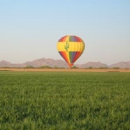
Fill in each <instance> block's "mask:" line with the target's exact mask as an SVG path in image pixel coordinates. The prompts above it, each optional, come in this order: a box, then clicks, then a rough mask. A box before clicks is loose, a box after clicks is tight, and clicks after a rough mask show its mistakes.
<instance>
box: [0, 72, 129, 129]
mask: <svg viewBox="0 0 130 130" xmlns="http://www.w3.org/2000/svg"><path fill="white" fill-rule="evenodd" d="M128 129H130V73H120V72H117V73H116V72H108V73H83V72H82V73H81V72H9V71H5V72H4V71H1V72H0V130H128Z"/></svg>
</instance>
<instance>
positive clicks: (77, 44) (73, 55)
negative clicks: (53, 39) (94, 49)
mask: <svg viewBox="0 0 130 130" xmlns="http://www.w3.org/2000/svg"><path fill="white" fill-rule="evenodd" d="M84 49H85V43H84V41H83V40H82V39H81V38H80V37H78V36H64V37H62V38H61V39H59V41H58V43H57V50H58V52H59V53H60V55H61V56H62V57H63V59H64V60H65V61H66V62H67V63H68V65H69V66H70V67H71V66H73V64H74V62H75V61H76V60H77V59H78V58H79V57H80V56H81V54H82V53H83V51H84Z"/></svg>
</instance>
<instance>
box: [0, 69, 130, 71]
mask: <svg viewBox="0 0 130 130" xmlns="http://www.w3.org/2000/svg"><path fill="white" fill-rule="evenodd" d="M0 71H30V72H44V71H45V72H46V71H48V72H130V69H38V68H33V69H24V68H0Z"/></svg>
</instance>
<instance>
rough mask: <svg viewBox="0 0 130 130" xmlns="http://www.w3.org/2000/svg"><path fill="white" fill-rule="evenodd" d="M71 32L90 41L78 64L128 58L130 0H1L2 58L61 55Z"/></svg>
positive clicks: (18, 59) (21, 59) (15, 60)
mask: <svg viewBox="0 0 130 130" xmlns="http://www.w3.org/2000/svg"><path fill="white" fill-rule="evenodd" d="M69 34H70V35H77V36H79V37H81V38H82V39H83V40H84V42H85V45H86V47H85V51H84V53H83V54H82V56H81V57H80V58H79V59H78V60H77V62H76V63H86V62H90V61H91V62H92V61H93V62H97V61H100V62H103V63H106V64H108V65H109V64H112V63H116V62H119V61H130V0H65V1H62V0H47V1H44V0H37V1H36V0H0V61H1V60H7V61H9V62H12V63H22V62H26V61H31V60H35V59H39V58H43V57H44V58H53V59H62V58H61V56H60V55H59V53H58V52H57V49H56V44H57V41H58V40H59V39H60V38H61V37H62V36H64V35H69Z"/></svg>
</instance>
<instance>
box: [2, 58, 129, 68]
mask: <svg viewBox="0 0 130 130" xmlns="http://www.w3.org/2000/svg"><path fill="white" fill-rule="evenodd" d="M27 66H32V67H41V66H50V67H60V68H62V67H63V68H68V65H67V63H66V62H65V61H63V60H54V59H50V58H41V59H36V60H33V61H28V62H25V63H21V64H13V63H10V62H8V61H4V60H2V61H0V67H27ZM75 66H76V67H78V68H90V67H91V68H101V67H102V68H115V67H116V68H130V61H128V62H118V63H115V64H112V65H109V66H108V65H107V64H104V63H101V62H87V63H85V64H75Z"/></svg>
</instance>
